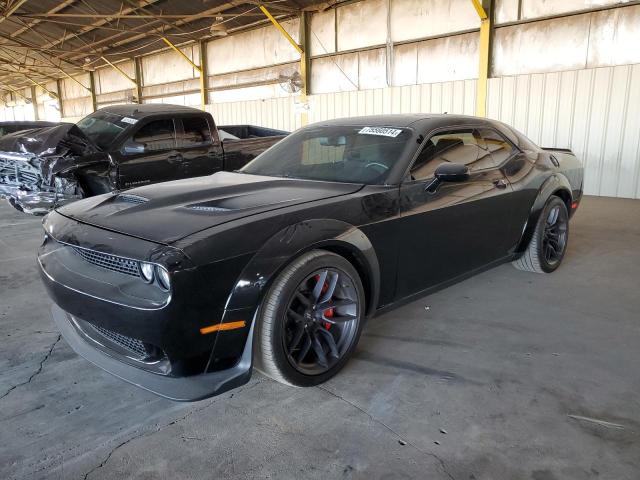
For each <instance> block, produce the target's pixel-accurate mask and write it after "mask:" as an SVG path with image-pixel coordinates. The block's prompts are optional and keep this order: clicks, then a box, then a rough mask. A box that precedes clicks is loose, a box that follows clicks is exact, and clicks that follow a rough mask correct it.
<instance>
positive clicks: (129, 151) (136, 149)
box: [122, 140, 147, 155]
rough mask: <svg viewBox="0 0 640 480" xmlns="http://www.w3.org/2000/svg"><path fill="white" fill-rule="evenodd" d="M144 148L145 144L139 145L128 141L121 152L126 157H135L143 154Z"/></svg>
mask: <svg viewBox="0 0 640 480" xmlns="http://www.w3.org/2000/svg"><path fill="white" fill-rule="evenodd" d="M146 147H147V144H146V143H139V142H134V141H133V140H128V141H127V143H125V144H124V146H123V147H122V151H123V153H125V154H126V155H135V154H138V153H144V151H145V148H146Z"/></svg>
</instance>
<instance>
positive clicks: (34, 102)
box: [31, 86, 40, 120]
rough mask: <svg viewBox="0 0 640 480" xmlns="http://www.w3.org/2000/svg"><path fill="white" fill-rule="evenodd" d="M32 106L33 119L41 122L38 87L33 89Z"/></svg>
mask: <svg viewBox="0 0 640 480" xmlns="http://www.w3.org/2000/svg"><path fill="white" fill-rule="evenodd" d="M31 106H32V107H33V119H34V120H40V113H39V112H38V92H37V91H36V87H35V86H32V87H31Z"/></svg>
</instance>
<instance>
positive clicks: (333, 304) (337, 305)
mask: <svg viewBox="0 0 640 480" xmlns="http://www.w3.org/2000/svg"><path fill="white" fill-rule="evenodd" d="M355 304H356V302H355V300H351V299H348V298H345V299H344V300H337V301H334V302H331V304H330V305H329V306H330V307H331V308H343V307H351V306H352V305H355Z"/></svg>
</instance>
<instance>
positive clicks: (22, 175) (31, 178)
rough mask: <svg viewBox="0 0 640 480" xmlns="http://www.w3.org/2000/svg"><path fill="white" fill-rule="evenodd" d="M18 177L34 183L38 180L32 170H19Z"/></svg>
mask: <svg viewBox="0 0 640 480" xmlns="http://www.w3.org/2000/svg"><path fill="white" fill-rule="evenodd" d="M19 178H20V180H21V181H23V182H27V183H36V182H37V181H38V174H37V173H34V172H20V173H19Z"/></svg>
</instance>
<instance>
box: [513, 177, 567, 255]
mask: <svg viewBox="0 0 640 480" xmlns="http://www.w3.org/2000/svg"><path fill="white" fill-rule="evenodd" d="M552 195H556V196H559V197H560V198H561V199H562V200H563V201H564V202H565V204H566V205H567V211H569V212H570V211H571V203H572V201H573V195H572V193H571V184H570V183H569V180H567V178H566V177H565V176H564V175H561V174H558V173H554V174H553V175H551V176H550V177H549V178H547V179H546V180H545V181H544V183H543V184H542V185H541V186H540V189H539V190H538V195H537V196H536V199H535V200H534V202H533V205H532V206H531V211H530V212H529V217H528V219H527V223H526V224H525V226H524V229H523V231H522V236H521V237H520V242H519V243H518V246H517V247H516V250H515V253H516V254H521V253H523V252H524V251H525V250H526V249H527V247H528V246H529V242H530V241H531V238H532V237H533V232H534V231H535V229H536V225H537V223H538V219H539V218H540V214H541V213H542V209H543V208H544V206H545V205H546V203H547V201H548V200H549V198H550V197H551V196H552Z"/></svg>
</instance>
